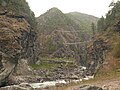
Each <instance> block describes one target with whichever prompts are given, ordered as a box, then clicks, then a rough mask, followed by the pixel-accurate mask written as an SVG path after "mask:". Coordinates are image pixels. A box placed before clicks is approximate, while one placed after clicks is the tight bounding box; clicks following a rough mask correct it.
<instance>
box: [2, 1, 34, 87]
mask: <svg viewBox="0 0 120 90" xmlns="http://www.w3.org/2000/svg"><path fill="white" fill-rule="evenodd" d="M21 2H24V3H25V4H26V2H25V1H24V0H21ZM11 3H12V4H13V5H11ZM14 3H16V4H14ZM24 3H20V2H19V3H18V2H17V1H16V0H15V1H14V0H11V1H8V0H0V7H1V9H0V86H2V85H5V84H7V80H8V78H9V76H10V75H11V74H12V73H13V72H14V73H15V72H16V67H17V65H18V63H19V62H20V61H21V60H22V59H24V60H27V61H28V62H31V63H32V62H33V61H34V60H35V40H36V32H35V31H34V30H33V27H32V25H31V23H30V22H29V20H30V19H28V18H27V17H26V16H25V14H26V12H24V13H23V14H22V13H20V12H23V11H22V9H21V7H22V6H21V7H17V8H16V6H17V5H18V6H19V5H20V4H21V5H23V4H24ZM23 7H24V5H23ZM13 9H14V10H13ZM16 9H19V13H17V14H16ZM26 10H29V7H28V6H27V7H26ZM26 15H28V14H26ZM28 17H30V16H29V15H28Z"/></svg>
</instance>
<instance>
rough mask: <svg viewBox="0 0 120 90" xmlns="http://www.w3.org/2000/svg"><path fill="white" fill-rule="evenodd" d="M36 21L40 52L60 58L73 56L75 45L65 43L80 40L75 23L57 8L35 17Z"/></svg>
mask: <svg viewBox="0 0 120 90" xmlns="http://www.w3.org/2000/svg"><path fill="white" fill-rule="evenodd" d="M37 22H38V31H39V34H40V37H39V38H40V43H41V48H42V50H41V51H42V52H41V53H42V54H46V55H48V56H54V55H55V56H56V57H61V58H62V57H73V56H74V54H75V50H74V49H75V45H74V46H73V47H71V46H70V45H67V44H69V43H75V42H80V34H82V32H81V31H80V30H81V29H80V28H79V26H78V25H77V24H76V23H74V22H73V21H72V20H71V19H69V18H68V17H67V16H66V15H65V14H63V13H62V12H61V11H60V10H59V9H57V8H52V9H50V10H48V11H47V12H46V13H44V14H43V15H41V16H40V17H38V18H37ZM78 30H79V31H80V32H79V33H78V32H76V31H78ZM58 53H59V55H58ZM69 54H70V55H69Z"/></svg>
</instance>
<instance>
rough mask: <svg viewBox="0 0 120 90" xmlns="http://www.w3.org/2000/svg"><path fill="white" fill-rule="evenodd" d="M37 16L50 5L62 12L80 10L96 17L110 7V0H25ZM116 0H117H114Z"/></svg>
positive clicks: (103, 13)
mask: <svg viewBox="0 0 120 90" xmlns="http://www.w3.org/2000/svg"><path fill="white" fill-rule="evenodd" d="M26 1H27V2H28V4H29V6H30V8H31V10H32V11H33V12H34V13H35V16H36V17H38V16H40V15H41V14H43V13H45V12H46V11H47V10H49V9H50V8H52V7H56V8H58V9H60V10H61V11H62V12H63V13H68V12H81V13H85V14H90V15H93V16H96V17H101V16H105V14H106V13H107V11H108V10H109V9H110V8H109V7H108V6H109V4H110V3H111V1H112V0H26ZM115 1H117V0H115Z"/></svg>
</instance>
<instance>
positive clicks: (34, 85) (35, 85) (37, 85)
mask: <svg viewBox="0 0 120 90" xmlns="http://www.w3.org/2000/svg"><path fill="white" fill-rule="evenodd" d="M92 78H94V76H86V77H85V78H83V79H80V80H72V81H71V82H74V83H78V82H81V81H82V80H89V79H92ZM69 83H70V82H66V81H65V80H56V81H46V82H43V83H31V84H29V85H30V86H31V87H32V88H45V87H50V86H56V84H69Z"/></svg>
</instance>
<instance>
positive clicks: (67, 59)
mask: <svg viewBox="0 0 120 90" xmlns="http://www.w3.org/2000/svg"><path fill="white" fill-rule="evenodd" d="M40 59H41V61H43V60H66V61H75V60H76V59H75V58H48V57H42V58H40Z"/></svg>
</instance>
